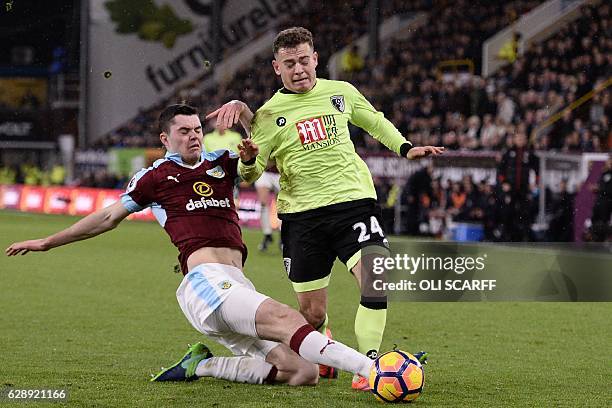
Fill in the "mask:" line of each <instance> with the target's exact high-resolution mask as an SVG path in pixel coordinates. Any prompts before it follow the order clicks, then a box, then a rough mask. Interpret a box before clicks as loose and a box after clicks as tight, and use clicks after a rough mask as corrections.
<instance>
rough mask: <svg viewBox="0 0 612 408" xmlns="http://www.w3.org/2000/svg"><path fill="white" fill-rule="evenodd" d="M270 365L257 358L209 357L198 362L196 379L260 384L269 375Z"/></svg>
mask: <svg viewBox="0 0 612 408" xmlns="http://www.w3.org/2000/svg"><path fill="white" fill-rule="evenodd" d="M272 367H273V366H272V364H269V363H266V362H265V361H264V360H261V359H259V358H253V357H247V356H238V357H211V358H208V359H206V360H202V361H200V364H198V367H197V368H196V371H195V373H196V375H197V376H198V377H214V378H221V379H224V380H228V381H233V382H240V383H248V384H262V383H263V382H264V380H265V379H266V378H267V377H268V374H270V370H271V369H272Z"/></svg>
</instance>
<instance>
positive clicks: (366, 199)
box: [208, 27, 444, 391]
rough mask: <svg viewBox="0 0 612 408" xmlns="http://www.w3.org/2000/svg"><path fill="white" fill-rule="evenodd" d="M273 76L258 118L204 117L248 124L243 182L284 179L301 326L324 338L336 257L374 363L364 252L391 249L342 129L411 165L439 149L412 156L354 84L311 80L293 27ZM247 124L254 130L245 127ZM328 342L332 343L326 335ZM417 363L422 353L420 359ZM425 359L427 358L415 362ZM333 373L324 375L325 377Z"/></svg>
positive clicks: (382, 313) (311, 58)
mask: <svg viewBox="0 0 612 408" xmlns="http://www.w3.org/2000/svg"><path fill="white" fill-rule="evenodd" d="M273 53H274V60H273V61H272V65H273V68H274V71H275V73H276V74H277V75H279V76H280V78H281V80H282V82H283V88H281V89H280V90H279V91H278V92H276V93H275V94H274V95H273V96H272V98H270V100H268V101H267V102H266V103H265V104H264V105H263V106H261V107H260V108H259V109H258V110H257V112H256V113H255V115H254V116H253V114H252V112H251V111H250V110H249V108H248V107H247V106H246V104H245V103H244V102H242V101H231V102H228V103H227V104H225V105H223V106H222V107H221V108H219V109H217V110H216V111H214V112H212V113H211V114H210V115H209V116H208V117H213V116H216V117H217V118H218V121H217V127H219V128H220V129H224V128H227V127H231V126H232V125H234V124H235V123H237V122H238V121H239V120H240V122H241V123H242V124H243V126H244V124H247V126H246V128H247V131H249V130H250V131H251V139H252V141H253V142H254V143H256V144H257V145H258V146H259V155H258V156H257V158H256V159H254V160H251V161H244V160H243V161H241V163H240V165H239V173H240V176H241V177H242V178H243V179H244V180H246V181H248V182H252V181H254V180H256V179H257V178H258V177H259V176H260V175H261V174H262V172H263V171H264V169H265V166H266V164H267V162H268V160H270V159H272V160H274V161H275V162H276V166H277V168H278V170H279V173H280V192H279V194H278V199H277V210H278V216H279V218H280V219H281V220H282V222H283V226H282V228H281V239H282V244H283V258H284V265H285V268H286V270H287V273H288V275H289V279H290V280H291V282H292V284H293V288H294V290H295V292H296V294H297V299H298V302H299V305H300V312H301V313H302V314H303V315H304V316H305V317H306V320H307V321H308V322H309V323H310V324H312V325H313V326H314V327H316V328H317V329H318V330H320V331H321V332H322V333H327V334H328V335H330V333H329V330H327V324H328V320H327V286H328V284H329V280H330V273H331V269H332V265H333V263H334V260H335V259H336V257H337V258H339V259H340V260H341V261H342V262H343V263H344V264H345V265H346V267H347V268H348V270H349V271H350V272H351V273H352V274H353V275H354V276H355V278H356V280H357V283H358V285H359V286H360V288H361V293H362V297H361V300H360V304H359V307H358V309H357V315H356V317H355V336H356V337H357V343H358V345H359V351H360V352H362V353H364V354H367V355H368V356H370V357H371V358H375V357H376V356H377V354H378V351H379V348H380V344H381V342H382V337H383V332H384V328H385V322H386V316H387V313H386V312H387V301H386V297H385V296H376V297H372V296H367V295H366V292H367V290H368V289H367V288H366V286H367V285H362V283H363V282H366V281H367V279H368V278H367V276H369V275H365V274H367V273H368V272H367V271H364V270H362V257H361V250H362V248H365V247H368V246H379V247H382V248H381V250H382V251H384V250H385V248H386V247H388V242H387V239H386V237H385V233H384V231H383V230H382V228H381V224H382V223H381V222H380V210H379V209H378V208H377V206H376V192H375V190H374V183H373V181H372V176H371V175H370V172H369V170H368V167H367V166H366V164H365V162H364V161H363V160H362V159H361V158H360V157H359V155H357V153H356V152H355V147H354V146H353V143H352V142H351V139H350V134H349V129H348V124H349V123H352V124H353V125H355V126H358V127H360V128H362V129H364V130H365V131H366V132H368V133H369V134H370V135H372V136H373V137H374V138H376V139H377V140H379V141H380V142H381V143H383V144H384V145H385V146H387V147H388V148H389V149H390V150H391V151H393V152H395V153H397V154H398V155H400V156H402V157H406V158H408V159H411V160H413V159H419V158H423V157H427V156H430V155H438V154H441V153H442V152H443V150H444V148H443V147H435V146H422V147H413V146H412V144H411V143H410V142H409V141H407V140H406V139H405V138H404V137H403V136H402V135H401V133H400V132H399V131H398V130H397V129H396V128H395V126H393V124H392V123H391V122H390V121H388V120H387V119H385V117H384V115H383V114H382V113H381V112H377V111H376V109H374V107H373V106H372V105H371V104H370V103H369V102H368V101H367V100H366V98H365V97H364V96H363V95H362V94H361V93H360V92H359V91H358V90H357V89H356V88H355V87H354V86H352V85H351V84H349V83H347V82H343V81H331V80H326V79H320V78H317V77H316V67H317V63H318V55H317V53H316V52H315V51H314V45H313V38H312V34H311V33H310V31H308V30H307V29H305V28H302V27H293V28H290V29H287V30H284V31H281V32H280V33H279V34H278V35H277V36H276V39H275V40H274V45H273ZM249 124H250V128H249V126H248V125H249ZM245 143H250V142H245V141H243V145H244V144H245ZM330 337H331V336H330ZM417 354H419V353H417ZM418 357H420V358H421V360H424V359H425V358H426V354H425V353H421V354H419V356H418ZM333 375H334V373H333V370H328V369H327V368H326V367H321V376H324V377H332V376H333ZM353 388H354V389H358V390H364V391H365V390H368V389H369V386H368V382H367V379H366V378H363V377H358V376H355V377H354V379H353Z"/></svg>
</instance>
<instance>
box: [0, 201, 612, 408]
mask: <svg viewBox="0 0 612 408" xmlns="http://www.w3.org/2000/svg"><path fill="white" fill-rule="evenodd" d="M74 221H75V218H73V217H63V216H44V215H31V214H21V213H16V212H8V211H2V212H0V231H1V233H0V246H2V248H6V247H7V246H8V245H9V244H10V243H11V242H13V241H16V240H23V239H30V238H37V237H42V236H45V235H47V234H50V233H52V232H55V231H57V230H59V229H61V228H64V227H66V226H68V225H69V224H71V223H72V222H74ZM244 236H245V240H246V242H247V245H248V246H249V248H250V249H251V254H250V257H249V260H248V262H247V266H246V274H247V276H248V277H249V278H250V279H252V280H253V282H254V283H255V285H256V286H257V288H258V289H259V290H260V291H261V292H263V293H266V294H268V295H271V296H273V297H274V298H276V299H278V300H280V301H283V302H286V303H288V304H290V305H295V304H296V303H295V300H294V295H293V293H292V290H291V287H290V286H289V284H288V280H287V277H286V275H285V272H284V270H283V267H282V260H281V257H280V254H279V251H278V249H277V248H276V247H275V248H273V250H272V251H271V253H270V254H266V255H264V254H260V253H258V251H257V249H256V247H257V242H258V240H259V239H260V237H261V235H260V233H259V232H258V231H250V230H247V231H245V232H244ZM175 260H176V250H175V249H174V247H173V246H172V245H171V244H170V242H169V239H168V238H167V236H166V235H165V233H164V232H163V230H162V229H161V228H159V226H158V225H157V224H154V223H139V222H125V223H123V224H122V225H121V226H120V227H119V228H118V229H117V230H115V231H111V232H109V233H107V234H105V235H103V236H100V237H97V238H94V239H91V240H88V241H84V242H79V243H74V244H72V245H69V246H65V247H61V248H56V249H55V250H53V251H51V252H48V253H32V254H28V255H27V256H24V257H15V258H8V257H6V256H1V257H0V345H1V351H0V356H1V357H0V389H1V388H4V387H6V386H13V387H16V388H66V387H67V388H69V390H70V399H69V402H68V403H67V404H66V405H67V406H87V407H89V406H100V407H104V406H107V407H132V406H142V407H153V406H172V407H183V406H184V407H191V406H206V407H225V406H228V407H229V406H231V407H235V406H241V407H286V406H291V407H309V408H312V407H362V406H364V407H365V406H379V404H380V403H378V402H377V401H375V400H374V397H373V396H372V395H370V394H369V393H360V392H354V391H352V390H351V389H350V376H349V375H348V374H346V373H342V374H341V375H340V378H339V379H338V380H331V381H328V380H325V381H322V382H321V383H320V384H319V385H318V386H316V387H297V388H292V387H288V386H267V385H266V386H257V385H244V384H234V383H229V382H225V381H220V380H211V379H201V380H199V381H195V382H192V383H180V384H179V383H173V384H167V383H150V382H149V381H148V379H149V374H150V373H153V372H155V371H157V370H158V369H159V367H160V366H162V365H163V366H167V365H169V364H171V363H173V362H174V361H176V360H177V359H178V358H179V357H180V356H181V355H182V354H183V353H184V351H185V349H186V344H187V343H193V342H195V341H198V340H201V341H203V342H204V343H205V344H207V345H209V346H212V347H211V348H212V350H213V352H214V353H216V354H221V355H228V352H227V351H226V350H225V349H223V348H221V347H220V346H218V345H217V344H215V343H212V342H210V341H208V340H207V339H206V338H203V337H202V336H201V335H200V334H199V333H197V332H196V331H195V330H194V329H192V328H191V326H190V325H189V323H188V322H187V320H186V319H185V318H184V317H183V315H182V313H181V311H180V309H179V307H178V305H177V302H176V298H175V295H174V292H175V289H176V287H177V285H178V284H179V281H180V276H179V275H176V274H174V273H172V267H173V265H174V264H175ZM358 296H359V293H358V290H357V288H356V287H355V283H354V282H353V279H352V278H351V277H350V276H349V275H348V273H347V272H346V270H344V269H343V268H342V267H341V265H336V268H335V269H334V273H333V277H332V283H331V286H330V304H329V315H330V322H331V328H332V330H333V333H334V336H335V337H336V338H337V339H339V340H342V341H344V342H345V343H347V344H349V345H353V346H355V345H356V343H355V337H354V334H353V316H354V313H355V310H356V307H357V299H358ZM610 316H612V304H610V303H537V302H524V303H507V302H500V303H493V302H491V303H486V302H474V303H471V302H470V303H406V302H401V303H400V302H397V303H391V305H390V310H389V319H388V323H387V331H386V333H385V341H384V344H383V347H382V349H383V350H386V349H390V348H391V347H393V345H394V344H397V345H398V346H399V347H400V348H403V349H405V350H407V351H416V350H421V349H425V350H428V351H430V352H431V359H430V363H429V364H428V365H427V366H426V367H425V371H426V383H425V391H424V393H423V395H422V396H421V397H420V398H419V399H418V400H417V401H416V405H417V406H422V407H437V406H453V407H492V406H521V407H523V406H525V407H527V406H528V407H534V406H541V407H552V406H568V407H578V406H580V407H585V406H601V407H604V406H612V398H611V390H612V386H611V385H612V384H611V379H612V342H611V341H610V339H611V338H612V330H611V329H612V323H611V322H612V320H611V319H610ZM39 404H40V403H38V402H36V403H32V404H23V403H20V404H18V405H16V406H20V407H23V406H28V405H33V406H40V405H39ZM0 405H2V406H4V405H6V401H0ZM61 405H62V404H57V405H53V406H61Z"/></svg>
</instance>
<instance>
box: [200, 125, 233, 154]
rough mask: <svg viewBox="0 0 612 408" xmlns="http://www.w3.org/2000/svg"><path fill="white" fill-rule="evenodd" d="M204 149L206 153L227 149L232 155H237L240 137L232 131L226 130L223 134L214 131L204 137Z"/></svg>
mask: <svg viewBox="0 0 612 408" xmlns="http://www.w3.org/2000/svg"><path fill="white" fill-rule="evenodd" d="M203 141H204V149H206V151H207V152H214V151H215V150H221V149H227V150H229V151H232V152H234V153H238V145H239V144H240V142H242V135H240V133H238V132H234V131H233V130H230V129H227V130H225V132H223V134H221V133H219V131H218V130H216V129H215V130H214V131H212V132H210V133H207V134H205V135H204V139H203Z"/></svg>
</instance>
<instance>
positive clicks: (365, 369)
mask: <svg viewBox="0 0 612 408" xmlns="http://www.w3.org/2000/svg"><path fill="white" fill-rule="evenodd" d="M289 346H290V347H291V349H292V350H293V351H295V352H296V353H298V354H299V355H300V356H302V357H304V358H305V359H306V360H308V361H310V362H311V363H316V364H325V365H328V366H331V367H335V368H337V369H340V370H344V371H348V372H350V373H353V374H359V375H362V376H364V377H366V378H367V377H368V376H369V373H370V368H371V367H372V360H371V359H369V358H368V357H366V356H365V355H363V354H361V353H359V352H357V351H355V350H353V349H352V348H350V347H347V346H345V345H344V344H342V343H340V342H338V341H336V340H332V339H329V338H327V337H326V336H324V335H322V334H321V333H319V332H318V331H316V330H315V329H314V328H313V327H312V326H311V325H309V324H305V325H304V326H302V327H300V328H299V329H298V330H297V331H296V332H295V333H294V335H293V336H292V337H291V341H290V343H289Z"/></svg>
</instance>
